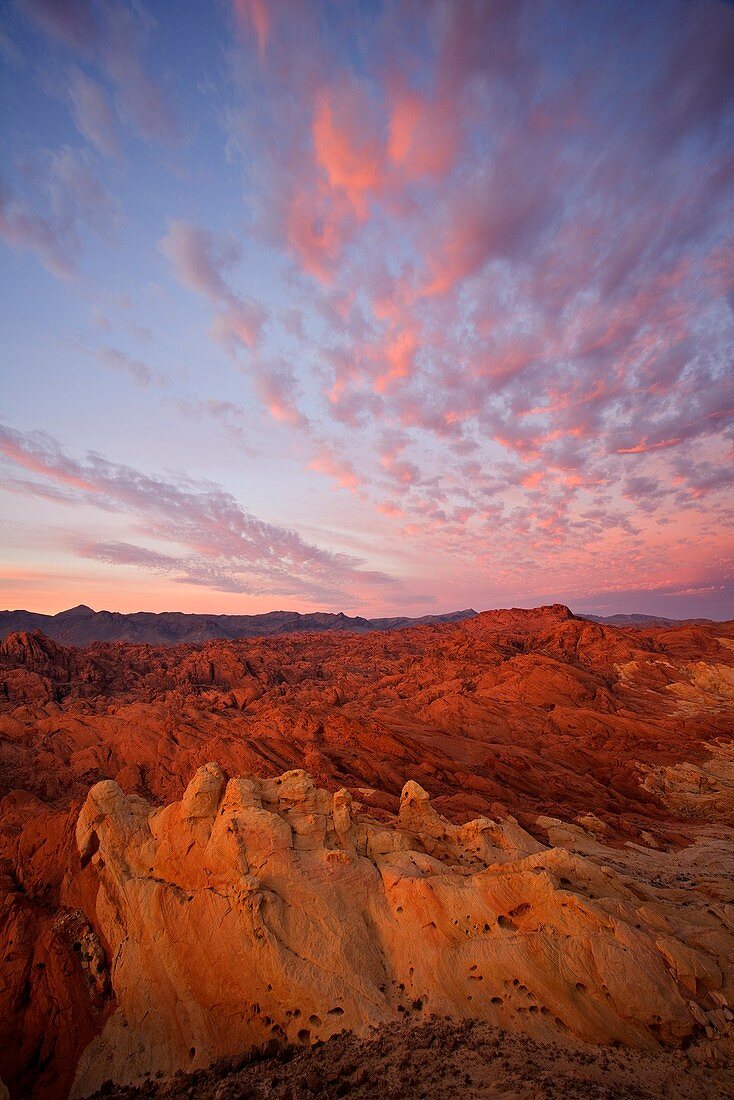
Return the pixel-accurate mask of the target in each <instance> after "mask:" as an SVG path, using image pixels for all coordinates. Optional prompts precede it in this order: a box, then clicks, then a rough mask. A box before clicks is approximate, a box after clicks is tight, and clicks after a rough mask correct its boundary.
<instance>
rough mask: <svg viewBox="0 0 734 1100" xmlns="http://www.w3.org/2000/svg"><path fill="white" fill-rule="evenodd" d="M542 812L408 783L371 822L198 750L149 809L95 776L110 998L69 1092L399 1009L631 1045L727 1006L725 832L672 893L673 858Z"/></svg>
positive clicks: (691, 858)
mask: <svg viewBox="0 0 734 1100" xmlns="http://www.w3.org/2000/svg"><path fill="white" fill-rule="evenodd" d="M538 827H539V829H540V830H542V831H543V832H544V834H545V835H546V836H547V837H548V840H549V843H548V844H547V845H546V844H543V843H541V842H540V841H538V840H537V839H535V838H533V837H532V836H531V835H530V834H529V833H527V832H526V831H525V830H524V829H522V828H521V827H520V826H519V825H518V824H517V822H516V821H515V820H514V819H513V818H509V817H508V818H506V819H504V820H502V821H492V820H490V819H488V818H479V819H476V820H472V821H469V822H467V823H466V824H464V825H454V824H452V823H451V822H449V821H448V820H446V819H445V818H443V817H442V816H441V815H440V814H438V813H437V812H436V810H435V809H434V808H433V806H432V805H431V802H430V800H429V798H428V795H427V794H426V792H425V790H423V788H422V787H421V786H420V785H418V784H417V783H415V782H408V783H407V784H406V786H405V788H404V790H403V793H402V798H401V802H400V810H399V814H398V815H397V817H396V818H395V819H394V820H393V821H390V822H377V821H375V820H373V819H371V818H370V817H368V816H367V815H365V814H364V813H362V812H360V809H359V807H358V806H357V805H356V804H355V803H354V802H353V799H352V797H351V795H350V794H349V793H348V792H347V791H346V790H341V791H337V792H336V793H334V794H331V793H329V792H328V791H326V790H323V789H320V788H318V787H317V786H316V785H315V784H314V782H313V781H312V779H311V778H310V776H309V775H308V774H307V773H305V772H304V771H300V770H296V771H290V772H286V773H285V774H284V775H281V776H279V777H277V778H272V779H258V778H256V777H241V778H234V779H230V780H229V781H227V779H226V778H225V776H224V774H223V772H222V770H221V769H220V768H219V766H218V765H216V764H208V765H206V766H204V767H202V768H200V769H199V770H198V772H197V773H196V776H195V778H194V779H193V781H192V782H191V783H190V784H189V786H188V787H187V789H186V791H185V793H184V796H183V798H182V799H181V801H179V802H174V803H172V804H170V805H168V806H166V807H165V808H163V809H153V808H152V807H151V806H150V805H148V803H146V802H145V801H144V800H143V799H142V798H140V797H139V796H136V795H126V794H125V793H124V792H123V791H122V790H121V788H120V787H119V786H118V785H117V784H116V783H115V782H113V781H107V782H102V783H98V784H97V785H96V786H94V787H93V788H92V790H91V791H90V792H89V796H88V798H87V800H86V802H85V804H84V807H83V809H82V811H81V813H80V816H79V820H78V823H77V828H76V840H77V845H78V850H79V855H80V859H81V865H82V867H83V868H84V872H83V873H84V874H85V875H87V876H89V877H90V878H91V879H92V880H93V881H94V882H95V884H96V887H97V893H96V899H95V902H94V914H93V921H94V923H95V925H96V926H97V927H98V928H99V930H100V932H101V935H102V937H103V939H104V941H105V942H106V943H107V944H108V945H109V952H110V958H111V959H112V960H113V962H112V968H111V982H112V987H113V990H114V995H115V999H116V1008H115V1010H114V1011H113V1012H112V1014H111V1015H110V1017H109V1018H108V1020H107V1022H106V1024H105V1026H104V1029H103V1030H102V1032H101V1034H100V1035H99V1036H98V1037H97V1038H95V1039H94V1040H93V1041H92V1042H91V1043H90V1045H89V1046H88V1047H87V1049H86V1051H85V1052H84V1054H83V1056H82V1059H81V1062H80V1064H79V1068H78V1071H77V1075H76V1080H75V1085H74V1090H73V1095H74V1096H78V1097H79V1096H84V1095H86V1094H89V1093H91V1092H92V1091H94V1090H95V1089H96V1088H97V1087H99V1085H100V1084H101V1083H102V1082H103V1081H105V1080H107V1079H108V1078H112V1079H113V1080H115V1081H118V1082H126V1081H134V1080H135V1079H136V1078H138V1077H140V1076H141V1075H143V1074H146V1073H155V1072H157V1071H159V1070H161V1071H163V1072H164V1073H172V1072H174V1071H175V1070H177V1069H179V1068H185V1069H189V1068H193V1067H196V1066H204V1065H207V1064H208V1063H209V1062H211V1061H212V1060H213V1059H215V1058H217V1057H220V1056H222V1055H226V1054H231V1053H235V1052H237V1051H241V1050H243V1049H245V1048H247V1047H248V1046H251V1045H253V1044H258V1043H262V1042H264V1041H266V1040H267V1039H270V1038H272V1037H276V1038H279V1039H286V1038H287V1039H288V1040H290V1041H291V1042H303V1043H307V1042H311V1041H313V1040H315V1039H317V1038H325V1037H327V1036H329V1035H330V1034H332V1033H334V1032H335V1031H339V1030H341V1029H342V1028H343V1027H348V1028H353V1029H356V1030H358V1031H363V1030H365V1029H366V1028H367V1027H368V1026H369V1025H371V1024H376V1023H381V1022H385V1021H388V1020H390V1019H391V1018H394V1017H396V1016H397V1014H398V1013H405V1014H422V1013H436V1014H438V1015H450V1016H453V1017H457V1018H470V1017H472V1018H479V1019H483V1020H487V1021H489V1022H491V1023H495V1024H501V1025H502V1026H507V1027H510V1028H513V1029H520V1030H523V1031H526V1032H528V1033H530V1034H532V1035H534V1036H535V1037H537V1038H544V1039H547V1038H552V1037H554V1036H556V1037H557V1036H558V1034H559V1032H563V1033H565V1034H566V1035H568V1033H572V1034H573V1035H575V1036H577V1037H579V1038H582V1039H586V1040H590V1041H593V1042H602V1043H611V1042H615V1041H620V1042H623V1043H629V1044H633V1045H637V1046H653V1045H655V1044H657V1043H659V1042H663V1043H668V1044H677V1043H679V1042H680V1041H681V1040H683V1039H685V1038H686V1037H687V1036H688V1035H690V1034H691V1033H692V1032H693V1030H694V1029H695V1028H696V1027H697V1026H698V1023H697V1021H700V1020H701V1019H703V1020H705V1021H706V1023H707V1024H709V1025H710V1016H711V1014H713V1013H715V1012H717V1011H720V1013H721V1014H722V1019H723V1018H724V1017H723V1013H724V1009H725V1007H726V1006H727V1005H728V1002H729V999H730V998H732V999H734V908H733V907H732V906H731V905H729V904H727V903H726V902H724V901H722V900H720V899H717V898H716V894H717V891H721V890H724V889H725V888H726V887H725V884H726V882H727V881H728V876H730V875H731V874H732V872H734V863H732V861H731V845H730V840H731V838H730V837H728V836H718V838H717V836H716V835H712V836H711V837H709V838H708V840H709V843H710V844H712V845H713V846H714V847H715V848H716V846H717V844H718V848H717V853H718V859H719V867H718V870H717V871H716V872H715V874H714V875H713V876H712V880H711V882H710V883H709V885H708V889H707V890H706V891H698V893H697V892H692V893H691V896H690V898H689V904H688V905H687V906H686V907H685V908H684V907H683V906H679V905H677V904H676V898H675V897H672V898H671V897H670V896H669V895H670V894H671V893H673V894H674V893H675V890H676V888H677V889H678V890H679V891H682V889H683V885H682V882H681V879H682V878H684V877H685V868H684V865H682V864H681V863H680V857H679V856H676V855H670V854H665V853H660V852H655V851H654V850H652V849H644V848H642V847H639V848H634V849H627V850H614V849H611V848H607V847H605V846H604V844H603V843H601V842H600V841H599V840H598V839H596V838H595V837H594V836H593V835H592V834H591V833H590V832H589V831H587V830H586V829H584V828H582V827H581V826H580V825H566V824H565V823H563V822H561V821H558V820H556V819H553V818H543V819H541V820H540V821H539V822H538ZM709 854H710V853H709ZM687 861H688V865H689V866H690V867H694V866H695V853H690V852H688V853H687ZM709 864H710V865H711V860H709ZM676 882H677V887H676V885H675V883H676ZM726 1011H728V1008H727V1009H726ZM729 1015H731V1014H729Z"/></svg>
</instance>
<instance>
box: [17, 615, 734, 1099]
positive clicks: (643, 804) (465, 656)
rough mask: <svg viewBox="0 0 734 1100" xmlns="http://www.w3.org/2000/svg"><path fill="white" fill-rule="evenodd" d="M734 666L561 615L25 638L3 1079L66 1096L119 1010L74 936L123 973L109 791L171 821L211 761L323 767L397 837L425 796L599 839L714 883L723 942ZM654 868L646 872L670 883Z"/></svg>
mask: <svg viewBox="0 0 734 1100" xmlns="http://www.w3.org/2000/svg"><path fill="white" fill-rule="evenodd" d="M733 668H734V625H733V624H723V623H719V624H710V625H700V626H683V627H680V628H677V629H667V628H666V629H649V630H648V629H632V628H629V629H615V628H611V627H607V626H602V625H597V624H594V623H589V622H586V621H582V620H578V619H575V618H574V617H573V616H571V615H570V613H569V612H568V611H567V609H564V608H545V609H536V610H535V611H532V612H501V613H491V614H485V615H480V616H478V617H477V618H475V619H472V620H469V621H467V622H465V623H461V624H458V625H449V626H426V627H417V628H412V629H411V630H406V631H394V632H388V633H379V634H378V633H371V634H365V635H361V636H358V635H352V634H348V633H340V634H322V635H292V636H282V637H278V638H276V639H251V640H245V641H240V642H210V643H207V644H205V645H203V646H178V647H173V648H168V649H166V648H154V647H152V646H148V645H130V644H125V643H117V644H109V645H103V644H95V645H92V646H90V647H89V648H87V649H73V648H64V647H61V646H58V645H56V644H55V643H52V642H49V640H48V639H44V638H43V637H42V636H40V635H38V634H20V635H15V636H11V637H10V638H8V639H7V640H6V641H5V642H4V643H3V644H2V645H1V646H0V877H1V883H2V884H1V886H0V918H1V920H2V927H1V928H0V940H1V941H2V949H3V954H4V955H6V954H10V955H11V956H12V959H11V965H10V967H9V971H8V975H9V982H8V984H6V986H5V988H4V991H3V992H2V994H0V1018H1V1019H2V1022H3V1027H2V1029H0V1030H1V1032H2V1043H3V1044H4V1045H0V1077H1V1078H2V1079H3V1080H4V1081H6V1082H7V1083H9V1084H10V1086H11V1088H12V1089H14V1090H15V1091H14V1092H13V1096H14V1097H15V1095H22V1096H26V1095H31V1094H34V1095H35V1096H38V1097H53V1098H54V1100H56V1098H59V1097H63V1096H64V1095H65V1090H66V1089H67V1087H68V1083H69V1082H70V1080H71V1077H72V1076H73V1074H74V1072H75V1066H76V1063H77V1061H78V1059H79V1057H80V1055H81V1052H82V1050H83V1049H84V1048H85V1047H86V1046H87V1044H88V1042H89V1039H90V1037H91V1036H92V1034H93V1033H94V1032H98V1031H99V1030H100V1029H101V1028H102V1027H103V1026H104V1021H105V1019H106V1018H107V1016H108V1014H109V1013H110V1012H112V1011H113V1009H114V1003H113V999H112V995H111V991H110V987H109V986H108V984H107V977H106V972H105V973H104V974H101V975H100V976H99V977H100V980H99V981H96V980H95V981H92V982H91V983H90V978H89V966H87V967H86V968H85V967H84V966H83V965H82V963H83V962H85V961H87V962H88V960H87V959H80V957H79V953H78V951H75V950H74V948H73V943H74V942H77V940H73V941H71V944H70V943H69V940H68V936H67V934H66V932H64V927H65V925H64V924H63V922H62V925H61V926H59V925H58V924H57V917H58V916H59V914H61V916H62V917H65V914H68V913H72V914H73V913H79V914H81V916H80V917H79V919H80V920H84V921H87V920H88V921H91V925H90V927H91V929H92V931H93V933H94V935H96V936H97V937H98V940H99V943H100V947H101V950H103V951H104V953H105V958H106V959H107V964H106V965H109V960H110V954H109V950H110V945H109V943H106V941H105V935H106V933H105V931H104V929H103V928H102V926H101V923H100V921H99V918H98V915H97V909H96V897H97V895H96V891H97V889H98V877H96V876H95V875H94V874H93V873H92V871H93V866H92V863H93V860H92V858H91V857H90V860H89V862H88V863H87V865H86V866H85V867H84V868H82V867H81V866H80V861H79V855H78V853H77V851H76V847H75V844H74V841H73V822H74V820H75V818H76V815H77V813H78V809H79V807H80V806H81V805H82V803H83V802H84V800H85V799H86V797H87V794H88V792H89V789H90V787H92V786H93V785H94V784H95V783H98V782H100V781H104V780H113V779H114V780H117V782H118V784H119V786H120V787H121V788H122V790H123V791H124V792H125V793H126V794H127V795H133V794H138V795H141V796H142V797H143V798H145V799H146V800H147V801H148V802H150V803H152V804H156V803H158V804H160V803H168V802H175V801H176V800H179V799H180V798H181V796H182V794H183V792H184V791H185V789H186V786H187V784H188V783H189V782H190V780H191V779H192V777H193V776H194V774H195V772H196V770H197V768H199V767H200V766H202V765H203V764H205V763H207V762H208V761H213V762H215V763H216V764H217V765H219V767H221V768H222V769H223V770H224V772H225V773H226V775H228V776H239V775H250V776H253V777H258V776H259V777H268V776H270V777H272V776H275V775H278V774H280V773H282V772H284V771H287V770H289V769H292V768H301V767H304V768H306V769H307V770H308V771H309V772H310V773H311V774H312V776H313V778H314V780H315V781H316V783H317V785H318V786H321V787H325V788H326V789H327V790H328V791H330V792H331V793H332V794H333V792H335V791H336V790H337V789H339V788H342V787H343V788H345V789H347V790H348V791H349V792H350V794H351V796H352V798H353V800H354V806H355V809H354V813H355V814H357V816H359V814H367V815H369V816H370V817H371V818H372V819H373V820H375V821H381V822H383V823H384V824H385V825H388V826H389V825H390V823H391V815H393V814H395V813H397V810H398V806H399V800H400V792H401V790H402V788H403V786H404V784H405V783H406V782H407V781H408V780H414V781H416V782H417V783H419V784H420V785H421V786H422V787H423V788H425V789H426V790H428V791H430V793H431V796H432V804H433V806H434V807H435V809H436V810H437V811H438V812H439V813H440V814H442V815H444V816H445V817H447V818H448V819H449V820H450V821H453V822H454V823H458V824H460V823H461V822H466V821H468V820H469V819H471V818H474V817H477V816H480V815H485V816H488V817H490V818H492V819H497V818H506V817H507V815H508V814H513V815H515V817H516V818H517V819H518V820H519V821H520V824H521V825H522V826H523V827H524V828H525V829H526V830H529V831H530V833H531V834H532V835H534V836H535V837H537V838H538V839H540V841H541V842H542V843H544V844H547V843H548V842H549V839H550V843H551V844H552V845H555V846H557V847H558V846H559V845H560V846H561V847H563V846H564V845H566V846H568V845H570V846H571V847H572V848H573V846H574V845H575V844H578V843H580V842H579V839H578V834H577V833H575V832H574V831H573V830H574V828H576V827H577V825H578V823H579V821H580V822H581V824H583V836H585V837H586V840H584V841H583V844H586V845H588V843H590V842H591V840H594V841H596V842H597V843H601V844H602V845H603V846H604V848H605V849H606V850H608V851H610V852H612V853H630V852H631V853H633V854H635V858H636V859H637V858H639V859H642V856H640V854H639V851H638V849H637V848H635V847H630V845H641V846H642V849H643V851H644V852H645V853H653V854H654V853H657V854H660V853H662V854H663V855H665V857H666V858H667V857H668V856H669V855H670V854H671V853H672V854H673V855H674V856H675V859H676V860H677V861H678V865H677V871H676V875H677V876H678V878H679V879H680V881H681V882H683V883H686V882H690V883H696V886H695V888H693V887H688V888H687V889H688V894H690V890H691V889H695V892H696V893H699V892H700V896H701V897H702V898H703V899H704V900H705V901H706V903H707V905H708V907H709V908H710V909H712V910H713V911H714V912H715V913H718V914H719V915H718V916H716V917H715V918H714V917H708V918H707V920H708V919H711V920H712V921H719V922H720V923H719V924H717V925H716V926H715V927H714V926H713V925H712V926H711V928H708V929H707V930H706V931H705V933H701V935H705V936H706V937H708V938H709V939H710V938H711V937H714V938H716V937H719V938H720V937H721V936H722V935H727V934H728V933H727V932H726V931H725V929H726V928H727V927H730V925H727V924H726V921H729V922H731V920H732V913H731V909H730V906H731V903H732V898H731V896H730V893H731V891H730V889H729V893H728V895H727V885H726V884H725V883H722V881H721V876H720V870H719V868H720V867H721V866H722V861H725V860H726V858H728V857H727V854H726V852H727V845H729V844H730V833H729V832H727V827H726V823H727V822H729V824H731V822H732V812H733V811H732V770H731V769H732V765H731V756H730V754H728V751H727V748H726V745H727V744H728V745H730V744H731V733H732V730H733V729H734V692H733V691H732V669H733ZM360 805H361V807H362V809H361V810H360V809H359V806H360ZM309 812H310V811H309ZM350 812H352V811H350ZM340 814H342V810H341V809H340V810H339V811H338V813H337V817H338V816H339V815H340ZM539 817H540V818H541V819H545V820H546V821H555V822H556V823H557V824H555V825H550V826H548V825H545V824H539V823H538V820H537V819H538V818H539ZM584 823H586V824H584ZM589 823H591V824H589ZM592 826H593V827H592ZM335 827H336V826H335ZM548 829H551V830H554V833H553V838H550V837H549V833H548ZM558 830H565V832H560V833H559V832H558ZM569 830H570V831H569ZM686 853H688V856H686ZM92 856H93V853H92ZM592 857H593V853H592ZM694 857H695V859H694ZM610 858H612V857H610ZM614 858H616V856H615V857H614ZM650 858H652V857H651V856H648V855H645V856H644V859H643V865H644V867H643V870H644V874H645V875H654V874H655V873H657V872H654V871H653V870H651V869H650V868H652V867H653V865H652V864H650V865H649V866H648V863H646V862H645V860H649V859H650ZM671 858H672V857H671ZM695 860H698V865H697V864H696V862H695ZM625 873H628V874H630V875H631V876H632V878H633V879H635V877H636V876H638V875H641V874H643V871H641V870H640V868H639V867H637V865H636V864H635V865H632V866H631V867H630V868H628V870H627V871H626V872H625ZM671 874H672V872H671ZM673 878H675V876H673ZM660 881H662V880H660ZM645 889H650V890H652V895H653V897H652V900H653V902H654V900H655V897H654V895H655V889H653V888H650V887H646V888H645ZM675 889H678V890H679V892H680V902H679V903H676V904H680V905H681V907H683V908H684V906H683V901H684V900H685V896H687V895H685V894H684V891H683V888H682V887H680V886H676V887H675ZM709 903H710V904H709ZM722 914H723V915H722ZM74 919H77V918H76V917H75V918H74ZM668 919H669V920H671V923H672V926H673V933H672V934H673V935H675V934H676V929H675V920H674V919H672V918H668ZM19 922H20V925H22V934H19V933H18V927H19ZM722 922H723V923H722ZM85 927H86V926H85ZM666 934H667V935H670V934H671V933H670V932H669V931H668V932H667V933H666ZM11 940H12V941H13V942H12V943H10V941H11ZM79 942H81V941H79ZM94 957H95V958H99V957H98V956H94ZM100 957H101V956H100ZM39 963H40V964H43V965H40V966H39V965H38V964H39ZM95 965H96V964H95ZM696 980H698V979H696ZM689 984H690V983H689ZM707 1026H710V1025H707Z"/></svg>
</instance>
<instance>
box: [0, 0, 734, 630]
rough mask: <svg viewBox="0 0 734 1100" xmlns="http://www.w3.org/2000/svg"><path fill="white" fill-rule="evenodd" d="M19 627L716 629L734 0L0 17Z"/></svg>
mask: <svg viewBox="0 0 734 1100" xmlns="http://www.w3.org/2000/svg"><path fill="white" fill-rule="evenodd" d="M0 56H1V58H2V76H1V78H0V79H1V81H2V90H1V95H2V118H3V120H4V121H3V123H2V135H1V139H0V140H1V142H2V156H1V161H2V174H1V178H0V279H1V281H2V286H3V294H2V303H1V304H0V355H1V362H2V364H3V366H2V368H1V369H2V374H3V385H2V389H1V391H0V515H2V524H0V606H2V607H6V608H20V607H25V608H27V609H29V610H34V611H42V612H57V611H60V610H62V609H63V608H65V607H69V606H72V605H74V604H77V603H81V602H83V603H86V604H89V605H91V606H92V607H94V608H97V609H99V608H107V609H110V610H118V611H136V610H149V611H161V610H180V611H195V612H210V613H227V612H231V613H237V614H244V613H248V612H261V611H267V610H272V609H275V608H289V609H298V610H304V611H306V610H314V609H323V610H332V611H345V612H347V613H351V614H361V615H380V614H390V613H395V614H405V615H409V614H412V615H423V614H431V613H436V612H442V611H448V610H453V609H458V608H464V607H474V608H475V609H477V610H483V609H486V608H492V607H508V606H534V605H537V604H547V603H553V602H559V601H560V602H563V603H566V604H568V605H569V606H570V607H571V608H572V609H573V610H574V611H580V612H597V613H599V614H614V613H618V612H633V611H641V612H646V613H649V614H659V615H670V616H673V617H695V616H709V617H713V618H731V617H734V535H733V533H734V523H733V519H734V493H733V492H732V470H734V462H733V461H732V438H733V426H734V369H733V366H734V364H733V360H734V5H732V4H728V3H725V2H724V0H706V2H700V3H699V2H694V0H679V2H676V0H660V2H655V0H646V2H645V3H639V2H638V0H598V2H596V0H583V2H582V0H553V2H545V0H529V2H523V0H496V2H479V0H457V2H451V0H404V2H403V0H385V2H367V0H363V2H358V0H231V2H229V0H210V2H207V3H204V2H202V0H191V2H187V3H184V4H182V3H180V2H174V0H160V2H153V0H148V2H147V3H146V4H145V5H144V4H143V3H138V2H137V0H130V2H128V0H99V2H94V0H9V2H3V3H2V4H1V5H0Z"/></svg>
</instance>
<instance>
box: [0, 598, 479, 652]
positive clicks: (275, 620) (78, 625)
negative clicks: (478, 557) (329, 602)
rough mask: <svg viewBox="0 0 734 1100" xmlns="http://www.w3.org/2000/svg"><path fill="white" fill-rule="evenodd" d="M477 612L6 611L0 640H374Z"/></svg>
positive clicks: (153, 642)
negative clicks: (338, 635) (297, 635)
mask: <svg viewBox="0 0 734 1100" xmlns="http://www.w3.org/2000/svg"><path fill="white" fill-rule="evenodd" d="M476 614H477V612H476V611H474V610H473V608H467V609H466V610H464V611H449V612H448V613H447V614H445V615H423V616H422V617H421V618H417V619H411V618H409V617H407V616H396V617H393V618H382V619H364V618H362V617H361V616H359V615H356V616H349V615H345V614H344V613H343V612H339V613H338V614H336V613H332V612H328V611H314V612H310V613H308V614H301V613H300V612H298V611H269V612H267V613H266V614H263V615H187V614H184V613H183V612H180V611H162V612H157V613H156V612H152V611H150V612H149V611H138V612H136V613H135V614H132V615H123V614H122V613H121V612H119V611H94V610H93V609H92V608H91V607H87V606H86V604H79V605H78V606H77V607H70V608H69V609H68V610H67V611H60V612H59V613H58V615H39V614H37V613H36V612H34V611H0V640H1V639H3V638H6V637H7V636H8V635H9V634H13V633H15V632H16V631H19V630H24V631H31V630H40V631H42V632H43V633H44V634H45V635H46V637H48V638H53V640H54V641H57V642H61V643H63V644H66V645H89V644H90V643H91V642H147V643H149V644H151V645H177V644H178V643H180V642H189V643H191V642H209V641H212V640H214V639H215V638H228V639H234V638H255V637H270V636H272V635H276V634H291V633H294V632H296V631H301V630H307V631H313V632H323V631H327V630H328V631H331V630H342V631H350V632H352V633H356V634H368V633H371V632H373V631H375V630H396V629H399V628H402V627H409V626H425V625H429V624H432V623H456V622H462V621H463V620H464V619H472V618H474V616H475V615H476Z"/></svg>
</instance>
